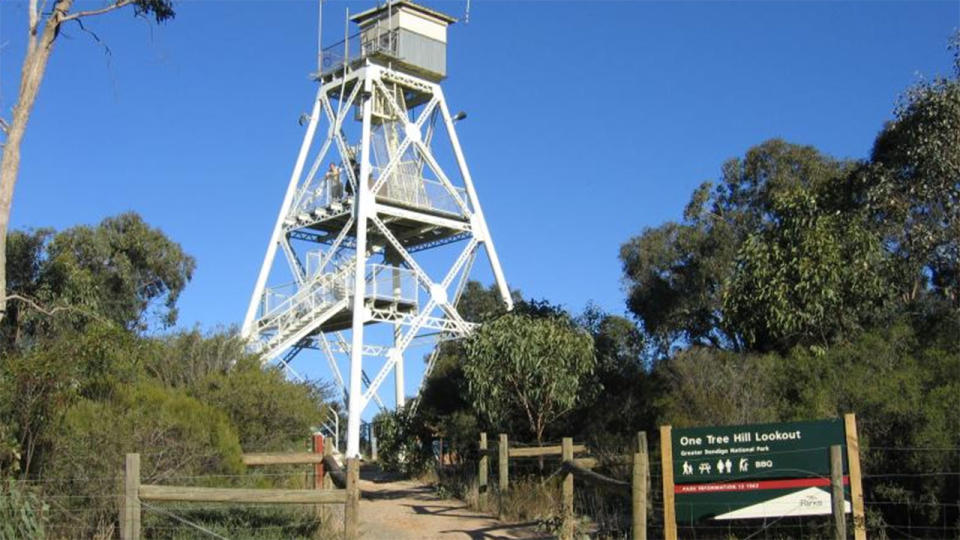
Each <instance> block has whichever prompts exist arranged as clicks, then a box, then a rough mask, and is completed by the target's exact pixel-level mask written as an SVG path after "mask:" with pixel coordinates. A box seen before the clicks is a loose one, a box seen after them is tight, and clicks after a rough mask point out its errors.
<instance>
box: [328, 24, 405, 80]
mask: <svg viewBox="0 0 960 540" xmlns="http://www.w3.org/2000/svg"><path fill="white" fill-rule="evenodd" d="M398 42H399V31H398V30H397V29H396V28H393V29H377V28H374V29H372V30H366V31H363V32H358V33H356V34H354V35H352V36H350V37H348V38H347V39H345V40H340V41H338V42H337V43H334V44H333V45H329V46H327V47H325V48H324V49H323V50H322V51H321V55H320V59H321V64H320V66H321V67H320V73H321V74H322V75H326V74H327V73H330V72H333V71H336V70H338V69H343V66H344V64H349V63H351V62H353V61H355V60H359V59H361V58H364V57H366V56H370V55H373V54H385V55H389V56H393V57H396V56H397V44H398Z"/></svg>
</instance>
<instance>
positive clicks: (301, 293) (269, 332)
mask: <svg viewBox="0 0 960 540" xmlns="http://www.w3.org/2000/svg"><path fill="white" fill-rule="evenodd" d="M353 267H354V265H353V262H352V260H350V261H346V262H345V263H344V264H341V265H340V266H339V268H338V269H337V271H335V272H331V273H317V274H315V275H314V276H312V277H311V278H310V279H309V281H307V282H306V283H304V284H303V285H302V286H300V288H299V290H298V291H297V292H296V294H294V295H292V296H290V297H289V298H287V299H285V300H284V301H283V302H281V303H280V304H278V305H277V306H276V307H274V308H272V309H270V310H269V311H267V312H266V313H264V314H263V315H262V316H261V317H260V319H258V320H257V321H256V328H257V329H258V332H259V333H260V335H261V336H265V339H262V340H261V342H260V343H261V345H260V347H259V351H258V352H260V354H261V357H262V358H263V361H264V362H269V361H270V360H272V359H273V358H275V357H277V356H279V355H280V353H282V352H283V351H284V350H286V349H287V348H289V347H291V346H293V345H294V344H295V343H297V342H298V341H300V340H301V339H303V338H305V337H307V336H308V335H310V334H311V333H313V332H315V331H316V330H317V329H318V328H319V327H320V326H321V325H322V324H323V323H324V322H326V321H327V320H329V319H330V318H331V317H333V316H335V315H337V314H338V313H341V312H343V311H344V310H346V309H348V308H349V307H350V300H351V294H352V292H353V291H352V282H353V280H352V277H353ZM266 336H269V337H266Z"/></svg>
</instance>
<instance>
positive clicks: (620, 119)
mask: <svg viewBox="0 0 960 540" xmlns="http://www.w3.org/2000/svg"><path fill="white" fill-rule="evenodd" d="M425 3H426V4H427V5H430V6H431V7H435V8H437V9H441V10H444V11H447V12H449V13H451V14H453V15H455V16H460V17H462V15H463V11H464V7H465V3H464V2H462V1H432V2H425ZM78 5H79V6H80V7H82V8H87V9H89V8H91V7H96V6H99V5H101V4H100V3H99V2H93V1H89V0H78ZM371 5H372V2H345V1H338V0H331V1H328V2H326V3H325V13H324V23H325V24H324V33H325V39H324V41H325V42H328V43H329V42H332V41H335V40H336V39H339V38H340V37H342V35H343V14H344V10H345V9H346V8H348V7H349V8H350V10H351V11H352V12H357V11H359V10H361V9H365V8H368V7H370V6H371ZM0 16H2V21H0V43H2V44H3V49H2V52H0V63H2V64H0V91H2V96H0V107H2V110H3V111H4V113H5V114H8V111H9V109H10V107H12V105H13V102H14V97H15V93H16V84H17V83H18V78H19V67H20V61H21V59H22V54H23V47H24V42H25V18H26V2H25V1H20V2H17V1H4V2H2V3H0ZM87 26H88V28H89V29H90V30H93V31H94V32H96V34H97V35H98V36H99V37H100V39H101V40H102V41H103V42H104V43H106V44H107V45H108V46H109V48H110V50H111V54H109V55H107V54H105V52H104V48H103V47H102V46H101V45H98V44H97V43H96V42H95V41H94V40H93V39H92V38H91V37H90V36H89V35H87V34H84V33H83V32H81V31H80V30H79V28H77V27H68V29H67V31H66V32H65V35H64V36H63V38H62V39H61V40H59V41H58V43H57V45H56V50H55V52H54V54H53V58H52V60H51V62H50V67H49V71H48V73H47V77H46V80H45V81H44V83H43V87H42V90H41V94H40V98H39V100H38V103H37V106H36V109H35V112H34V115H33V117H32V119H31V123H30V126H29V128H28V132H27V139H26V142H25V143H24V146H23V156H22V159H23V161H22V163H23V165H22V169H21V175H20V180H19V183H18V185H17V189H16V194H15V198H14V206H13V217H12V220H13V226H14V227H21V228H22V227H36V226H53V227H57V228H64V227H68V226H71V225H74V224H77V223H95V222H97V221H99V220H100V219H102V218H103V217H105V216H109V215H113V214H116V213H119V212H123V211H127V210H135V211H137V212H139V213H140V214H142V215H143V216H144V217H145V219H146V220H147V221H148V222H150V223H151V224H153V225H155V226H157V227H160V228H161V229H163V230H164V231H165V232H166V233H167V234H168V235H169V236H171V237H172V238H174V239H175V240H177V241H179V242H180V243H181V244H182V245H183V246H184V248H185V249H186V250H187V251H188V252H189V253H191V254H193V255H194V256H195V257H196V258H197V261H198V269H197V272H196V275H195V277H194V280H193V283H192V284H191V285H190V286H189V288H188V290H187V291H186V293H185V294H184V296H183V298H182V301H181V304H180V305H181V324H182V325H184V326H192V325H194V324H199V325H201V326H202V327H204V328H210V327H214V326H216V325H220V324H223V325H229V324H232V323H238V322H239V321H240V320H241V319H242V317H243V314H244V310H245V308H246V304H247V302H248V300H249V294H250V291H251V289H252V287H253V283H254V281H255V279H256V273H257V270H258V268H259V264H260V261H261V258H262V255H263V251H264V247H265V245H266V242H267V240H268V238H269V234H270V230H271V227H272V225H273V221H274V219H275V217H276V211H277V209H278V207H279V204H280V201H281V198H282V195H283V191H284V189H285V184H286V181H287V178H288V176H289V173H290V169H291V167H292V165H293V160H294V158H295V156H296V152H297V149H298V145H299V143H300V139H301V137H302V134H303V128H302V127H300V126H298V124H297V118H298V117H299V116H300V114H301V113H302V112H304V111H305V110H307V109H308V108H309V105H310V100H311V99H312V97H313V94H314V92H315V87H314V84H313V83H312V82H311V81H310V80H309V78H308V73H309V72H310V71H311V70H312V69H313V68H314V66H315V64H316V59H315V54H316V2H315V1H306V0H304V1H299V0H298V1H273V2H268V1H235V2H230V1H224V0H221V1H184V2H180V3H178V4H177V17H176V19H174V20H173V21H170V22H169V23H167V24H165V25H163V26H159V27H158V26H157V25H155V24H153V23H150V22H148V21H145V20H142V19H134V18H133V17H132V12H130V11H125V12H121V13H116V14H111V15H108V16H104V17H100V18H97V19H95V20H90V21H89V22H88V23H87ZM957 27H960V3H958V2H956V1H950V2H930V1H927V2H924V1H920V2H907V1H884V2H880V1H877V2H873V1H851V2H827V1H823V2H780V1H743V2H648V1H617V2H606V1H592V2H588V1H562V2H551V1H484V0H474V1H473V4H472V7H471V16H470V22H469V24H457V25H455V26H453V27H452V28H451V31H450V45H449V53H448V54H449V56H448V69H449V73H450V77H449V79H448V80H447V81H446V82H445V88H446V95H447V99H448V101H449V103H450V106H451V108H452V109H453V110H461V109H462V110H465V111H467V112H468V114H469V117H468V119H467V120H466V121H464V122H462V123H460V124H458V132H459V135H460V139H461V142H462V143H463V145H464V149H465V152H466V155H467V159H468V161H469V163H470V166H471V170H472V173H473V177H474V181H475V183H476V185H477V190H478V192H479V195H480V198H481V201H482V203H483V205H484V210H485V212H486V214H487V219H488V222H489V224H490V228H491V231H492V234H493V237H494V240H495V242H496V245H497V248H498V251H499V252H500V257H501V259H502V262H503V266H504V270H505V272H506V275H507V279H508V281H509V282H510V285H511V286H512V287H516V288H520V289H521V290H522V291H523V292H524V293H525V294H526V295H527V296H533V297H537V298H547V299H549V300H551V301H554V302H559V303H562V304H565V305H566V306H567V307H568V308H570V309H571V310H574V311H579V310H581V309H582V308H583V307H584V305H585V304H586V303H587V302H588V301H590V300H593V301H595V302H596V303H597V304H599V305H600V306H601V307H603V308H606V309H607V310H609V311H610V312H613V313H623V311H624V295H623V292H622V290H621V285H620V277H621V274H620V265H619V261H618V259H617V253H618V249H619V246H620V244H621V243H623V242H624V241H626V240H627V239H628V238H629V237H630V236H632V235H635V234H638V233H640V232H641V230H642V229H643V228H644V227H648V226H656V225H658V224H660V223H662V222H664V221H666V220H670V219H677V218H679V216H680V213H681V211H682V209H683V206H684V204H685V203H686V201H687V199H688V197H689V194H690V193H691V191H692V190H693V188H694V187H695V186H696V185H697V184H699V183H700V182H701V181H703V180H709V179H713V178H716V177H717V175H718V172H719V170H720V166H721V164H722V163H723V161H724V160H725V159H728V158H730V157H733V156H738V155H742V154H743V153H744V152H745V150H746V149H747V148H749V147H750V146H752V145H755V144H758V143H760V142H762V141H764V140H766V139H768V138H771V137H783V138H785V139H787V140H789V141H793V142H798V143H806V144H812V145H815V146H816V147H818V148H820V149H821V150H823V151H825V152H827V153H830V154H832V155H835V156H837V157H851V158H862V157H865V156H866V155H867V154H868V152H869V150H870V146H871V143H872V141H873V138H874V136H875V135H876V133H877V131H878V130H879V129H880V128H881V127H882V125H883V123H884V121H886V120H888V119H889V118H890V117H891V111H892V109H893V107H894V105H895V101H896V98H897V96H898V94H899V93H900V92H901V91H903V90H904V89H905V88H906V87H907V86H908V85H910V84H911V83H914V82H916V81H917V80H918V78H919V77H920V76H921V75H922V76H925V77H931V76H933V75H936V74H947V73H948V72H949V71H950V63H951V58H950V55H949V54H948V52H947V51H946V42H947V39H948V37H949V36H950V34H951V32H952V31H953V30H954V29H956V28H957ZM412 378H415V377H411V376H410V375H408V379H412ZM411 384H413V383H411V382H408V386H409V385H411Z"/></svg>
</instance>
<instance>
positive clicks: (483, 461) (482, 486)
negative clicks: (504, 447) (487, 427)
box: [477, 431, 489, 509]
mask: <svg viewBox="0 0 960 540" xmlns="http://www.w3.org/2000/svg"><path fill="white" fill-rule="evenodd" d="M488 459H489V458H488V457H487V433H486V432H485V431H484V432H482V433H480V463H479V465H478V466H477V497H478V499H479V502H480V508H481V509H483V508H485V507H486V502H487V468H488V462H487V460H488Z"/></svg>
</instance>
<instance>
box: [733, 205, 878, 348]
mask: <svg viewBox="0 0 960 540" xmlns="http://www.w3.org/2000/svg"><path fill="white" fill-rule="evenodd" d="M769 205H770V211H771V212H772V213H774V214H775V215H776V216H777V220H776V222H774V223H769V224H767V225H765V226H764V227H763V228H762V229H761V230H759V231H756V232H753V233H751V234H750V235H749V236H747V238H746V239H745V240H744V242H743V243H742V244H741V246H740V250H739V253H738V256H737V261H736V266H735V269H734V271H733V275H732V276H731V277H730V279H729V282H728V285H727V286H726V287H725V289H724V294H723V312H724V315H725V321H724V324H725V325H726V326H727V327H729V328H731V329H735V330H736V331H737V332H738V333H739V334H740V335H741V336H742V339H743V342H744V344H745V345H746V347H747V348H748V349H750V350H758V351H766V350H781V351H785V350H787V349H789V347H792V346H795V345H811V346H818V347H827V346H829V345H830V344H831V343H834V342H835V341H837V340H838V339H840V338H842V337H843V336H847V335H854V334H855V332H856V331H858V330H860V329H861V328H862V327H863V326H865V325H868V324H870V323H873V322H875V320H876V319H877V317H879V316H880V315H881V314H883V313H884V306H885V305H886V304H887V300H888V296H889V295H888V291H889V288H888V282H887V279H886V272H885V264H886V263H885V258H884V255H885V253H884V251H883V249H882V247H881V245H880V239H879V238H878V237H876V236H875V235H873V234H872V233H871V232H870V231H869V230H868V229H867V228H866V226H865V221H864V220H862V219H861V218H860V216H859V215H858V214H856V213H849V212H848V213H845V214H841V213H837V212H831V211H830V209H829V208H824V207H823V204H822V202H821V201H818V197H817V195H816V194H815V193H811V192H810V191H808V190H803V189H794V190H791V191H784V192H780V193H777V194H776V195H775V196H773V197H771V201H770V202H769Z"/></svg>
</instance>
